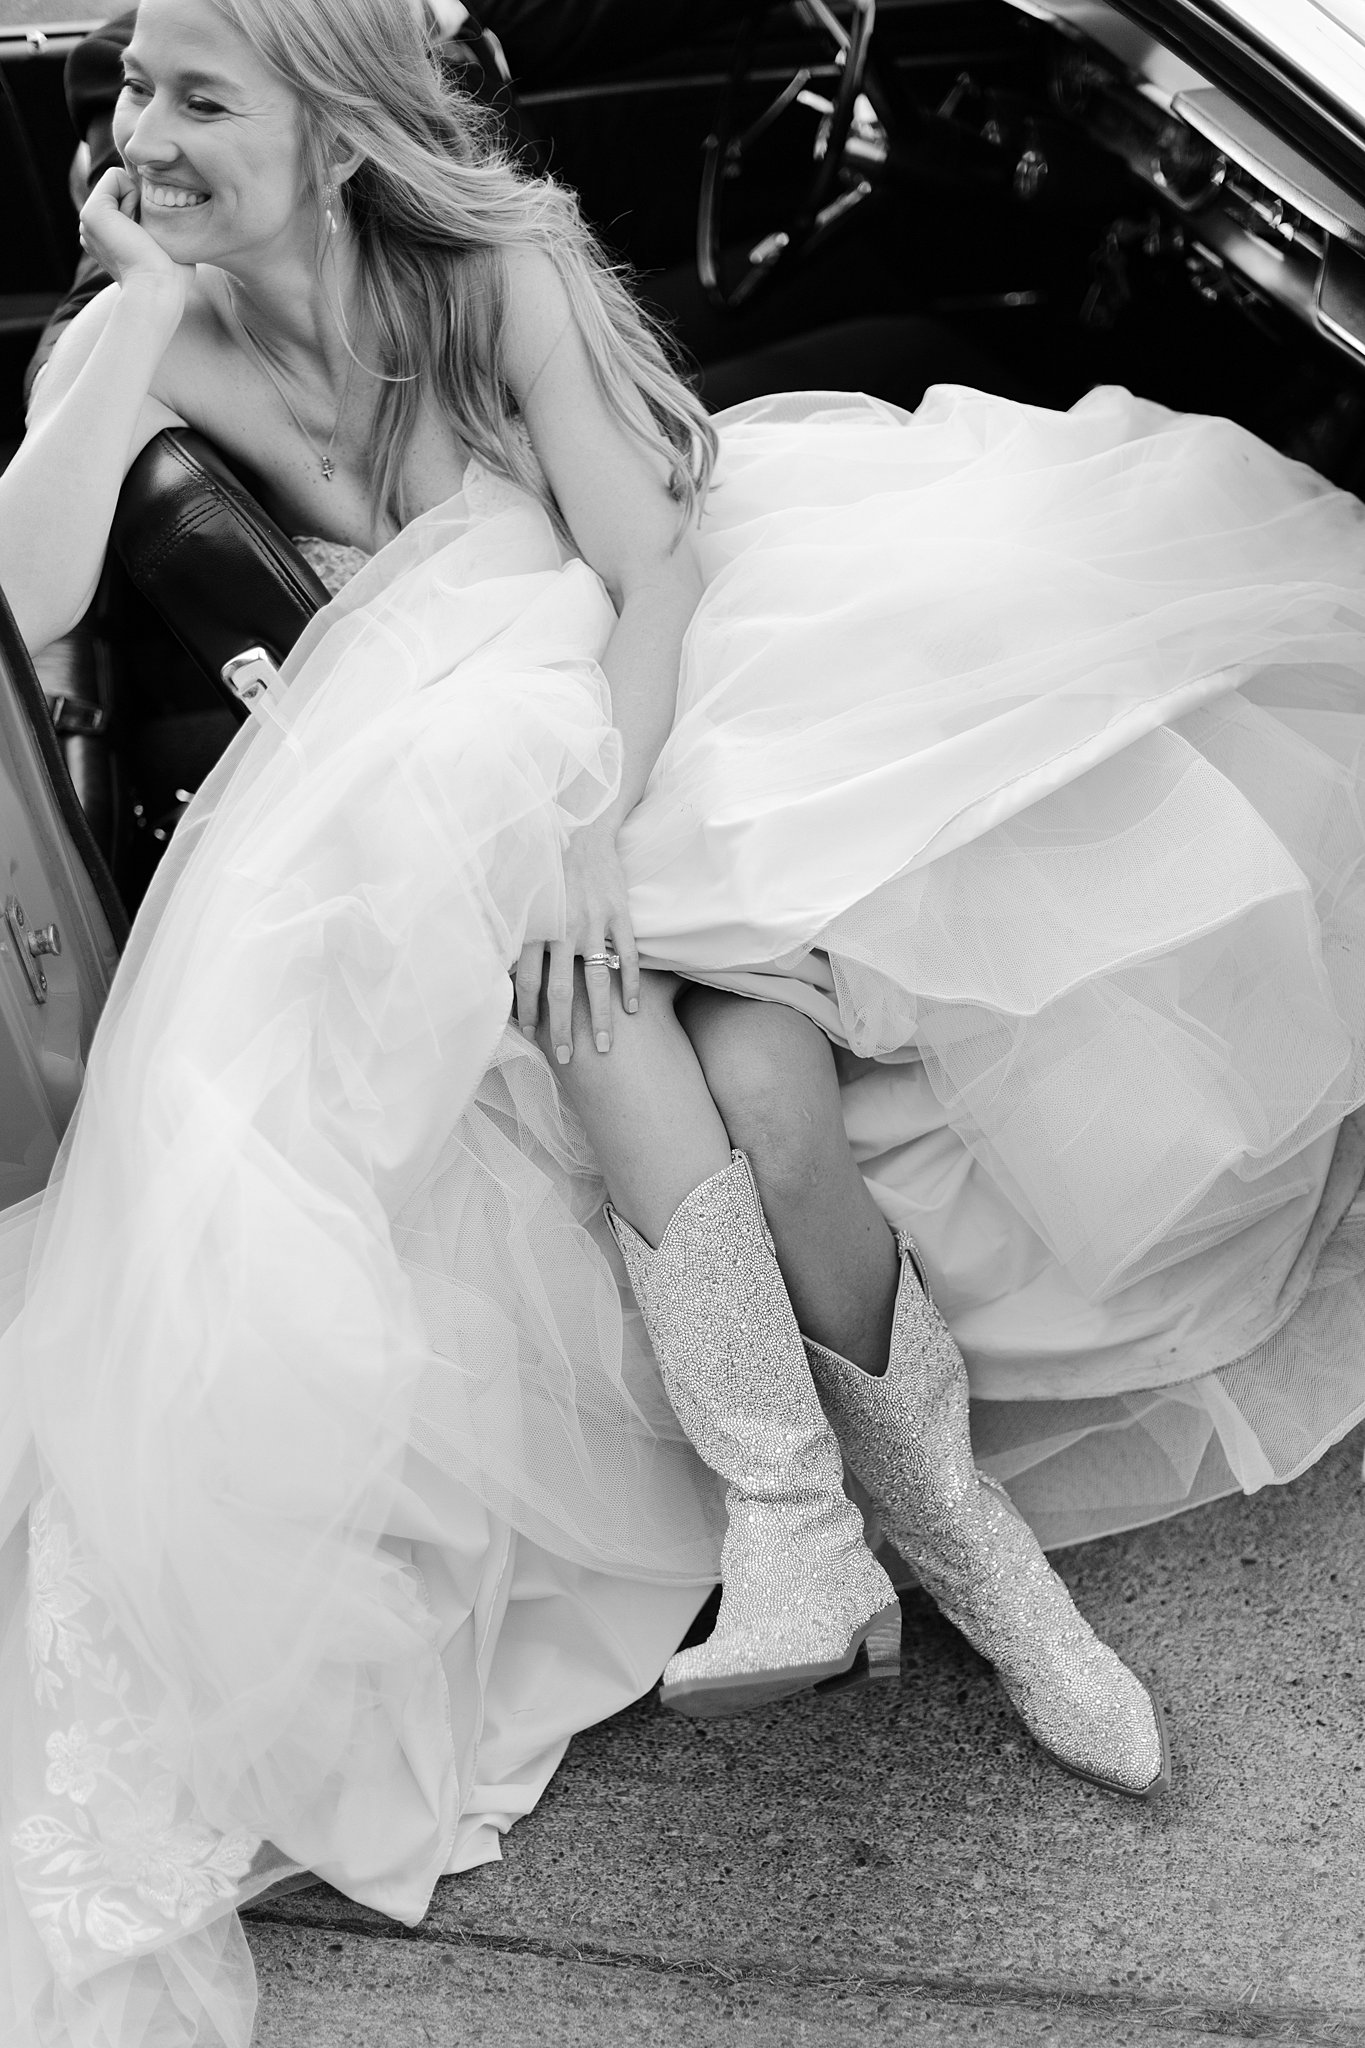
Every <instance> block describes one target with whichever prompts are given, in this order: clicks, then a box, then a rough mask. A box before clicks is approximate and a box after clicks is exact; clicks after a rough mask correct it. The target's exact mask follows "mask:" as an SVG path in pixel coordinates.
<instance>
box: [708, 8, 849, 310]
mask: <svg viewBox="0 0 1365 2048" xmlns="http://www.w3.org/2000/svg"><path fill="white" fill-rule="evenodd" d="M776 4H777V0H751V4H750V6H749V9H748V12H747V15H746V17H745V20H744V23H743V26H742V27H741V29H740V33H739V38H738V40H737V42H736V45H735V53H734V57H733V59H732V60H731V64H730V71H729V75H728V76H727V78H726V81H725V87H724V90H723V92H722V95H721V102H720V107H719V109H718V111H717V114H716V123H715V126H714V128H713V129H712V131H711V133H710V134H709V135H708V136H707V138H706V141H705V143H704V144H703V158H702V179H701V199H700V203H699V205H698V209H697V274H698V276H699V277H700V279H701V282H702V285H703V287H704V289H705V291H706V294H707V297H708V298H709V299H710V300H711V302H712V304H713V305H717V306H720V307H723V308H724V309H725V310H726V311H727V312H733V311H735V310H736V309H737V308H738V307H740V306H742V305H743V304H744V303H745V301H746V300H748V299H750V298H752V296H753V294H754V293H755V292H756V291H758V290H759V288H760V287H761V286H762V285H765V284H766V283H767V282H768V281H769V279H770V278H771V277H772V276H773V274H774V272H775V271H776V270H777V269H778V268H779V266H781V265H784V264H790V263H791V262H792V261H793V259H794V258H796V257H798V256H801V255H803V254H804V253H805V252H806V251H808V250H809V249H811V248H812V247H813V246H814V244H815V243H816V242H819V241H823V239H824V237H825V236H826V235H827V234H829V233H830V231H831V230H832V229H833V228H835V227H836V226H837V225H838V224H839V222H840V221H841V220H843V219H845V218H846V216H847V215H848V214H850V213H852V212H853V210H854V208H855V207H857V206H859V205H860V204H861V203H862V201H863V200H864V199H866V198H868V197H869V196H870V194H871V192H872V189H873V187H872V182H871V180H870V178H869V177H867V176H866V175H861V174H859V171H858V165H859V163H860V162H861V163H862V165H863V166H864V167H866V168H871V167H872V166H873V165H876V164H879V163H881V162H883V161H884V160H885V157H886V136H885V132H884V130H883V128H882V125H881V122H880V121H879V120H878V118H877V115H876V113H875V111H874V109H873V107H872V106H871V104H870V103H869V101H868V99H867V97H866V91H865V88H866V82H867V60H868V51H869V47H870V45H871V41H872V29H873V25H874V22H875V20H876V13H877V0H847V4H848V6H849V7H850V9H851V13H850V18H849V23H848V26H847V27H845V26H844V24H843V22H842V21H840V19H839V17H838V16H837V15H836V14H835V13H834V12H833V10H832V8H831V7H830V6H829V5H828V4H827V0H796V11H797V13H798V14H799V15H800V16H801V17H802V19H803V20H804V21H805V22H807V23H808V24H809V25H810V26H811V27H813V28H815V29H818V30H819V31H820V32H821V33H822V34H823V35H824V36H825V37H826V38H827V39H828V41H829V42H830V43H832V44H833V55H834V64H835V68H836V70H837V72H838V78H837V81H836V84H835V88H834V96H833V98H832V99H825V98H824V97H823V96H822V95H820V94H819V93H817V92H814V91H812V90H811V85H812V80H813V79H814V77H815V72H814V70H813V68H812V67H811V66H810V65H802V66H801V68H800V69H799V70H798V71H796V72H795V73H794V74H793V76H792V77H791V78H790V79H788V81H787V83H786V84H785V85H784V86H783V87H782V89H781V91H780V92H779V93H778V94H777V96H776V98H775V99H773V100H771V101H770V102H769V103H768V105H767V106H766V107H765V108H764V109H763V111H762V113H760V114H758V115H757V116H756V117H755V118H754V119H753V120H751V121H750V122H749V124H748V126H747V127H744V128H740V126H739V120H740V107H741V103H742V101H743V100H744V99H745V98H747V97H748V96H749V95H748V87H749V74H750V71H751V69H752V66H753V59H754V52H755V49H756V48H757V45H758V39H759V35H760V33H761V31H762V28H763V24H764V22H765V20H766V19H767V17H768V16H769V15H770V14H771V13H772V12H773V9H774V6H775V5H776ZM797 106H799V107H803V108H805V109H806V110H807V112H808V113H810V112H814V113H816V114H818V115H819V116H820V121H819V126H818V128H817V130H816V133H815V137H814V142H813V147H812V151H811V159H812V169H811V173H810V176H809V178H808V179H807V181H806V184H805V187H804V189H803V190H802V191H801V193H800V195H799V197H798V198H797V200H796V202H795V204H794V205H793V206H792V207H791V209H790V211H789V212H788V213H787V215H786V218H785V219H784V220H783V221H782V222H781V224H780V225H779V226H777V227H775V228H773V229H771V230H770V231H769V232H768V233H767V234H765V235H762V236H760V237H759V239H758V240H757V241H756V242H754V243H752V245H751V246H750V247H749V249H748V250H747V252H746V253H745V254H744V255H743V256H742V257H741V258H740V260H739V264H738V269H737V272H735V274H733V275H732V276H731V278H730V280H729V281H728V282H727V281H726V279H725V274H724V273H725V269H726V265H725V259H724V255H723V232H722V223H721V215H722V211H723V205H722V201H723V198H724V195H725V191H726V188H727V187H729V188H731V191H732V192H733V188H734V187H735V185H736V184H737V182H738V181H739V180H740V179H741V178H742V177H743V175H744V171H745V167H746V162H747V161H748V160H749V159H750V158H751V157H752V154H753V151H754V150H755V147H756V146H757V144H759V143H760V142H761V141H762V140H763V139H764V138H765V137H767V136H768V135H770V133H771V132H772V130H773V129H775V128H776V126H777V124H778V122H779V121H781V119H782V117H783V115H784V114H786V113H787V112H788V110H789V109H790V108H792V107H797ZM850 172H851V173H852V175H850Z"/></svg>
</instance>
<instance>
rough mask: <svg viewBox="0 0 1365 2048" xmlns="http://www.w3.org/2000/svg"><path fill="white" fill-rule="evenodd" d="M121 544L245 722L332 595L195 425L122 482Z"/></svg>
mask: <svg viewBox="0 0 1365 2048" xmlns="http://www.w3.org/2000/svg"><path fill="white" fill-rule="evenodd" d="M112 538H113V545H114V550H115V552H116V554H117V555H118V558H119V560H120V562H121V563H122V565H123V568H124V570H125V571H126V573H127V575H128V578H129V581H130V582H131V583H132V584H133V586H134V588H135V589H137V590H139V591H140V592H141V593H142V595H143V596H144V597H146V598H147V599H148V600H149V601H150V603H151V604H152V606H153V607H154V609H155V610H156V611H157V612H158V613H159V614H160V616H161V618H162V619H163V620H164V621H165V623H166V625H167V626H169V628H170V630H171V632H172V633H173V634H174V635H175V637H176V639H177V640H178V641H179V642H180V644H181V646H182V647H183V648H185V650H186V652H187V653H188V654H190V655H191V656H192V658H193V659H194V661H195V662H196V663H197V664H198V666H199V668H200V669H201V670H202V671H203V673H204V675H205V676H206V677H207V678H208V680H209V682H210V683H211V684H212V685H213V686H214V688H215V689H216V690H217V691H218V692H219V693H220V695H221V696H222V697H223V699H224V701H225V702H226V703H227V704H228V705H229V706H230V707H231V709H232V711H233V712H234V714H235V715H236V716H237V717H238V718H239V719H241V718H245V717H246V716H247V705H248V704H249V702H250V698H251V696H252V695H254V694H255V689H256V688H258V687H259V686H260V683H261V682H262V680H263V679H264V675H265V673H266V670H265V668H264V666H263V664H269V665H270V666H272V667H278V666H279V664H280V663H281V662H282V661H283V660H284V658H285V656H286V655H287V654H288V652H289V650H290V648H291V647H292V646H293V645H294V642H295V641H296V640H297V639H298V637H299V635H300V633H302V631H303V629H304V627H305V626H306V625H307V624H308V621H309V620H310V619H311V618H312V617H313V614H314V613H315V612H316V611H318V610H320V609H321V607H322V606H323V605H325V604H326V602H327V590H326V587H325V585H324V584H323V583H322V582H321V581H320V580H319V578H318V577H317V575H316V574H315V573H314V571H313V570H312V569H311V568H310V567H309V565H308V563H307V562H306V561H305V560H304V558H303V556H302V555H301V554H300V553H299V551H298V549H297V548H296V547H295V546H294V544H293V542H292V541H291V540H290V538H289V536H288V534H286V533H285V532H284V530H283V528H282V527H280V526H277V525H276V523H275V521H274V520H273V519H272V518H271V517H270V515H269V514H268V513H267V512H265V511H263V510H262V508H261V506H260V505H259V504H258V503H257V501H256V499H255V497H254V496H253V495H252V494H251V492H250V490H249V489H248V488H247V487H246V485H245V484H244V483H243V481H242V479H241V478H239V477H238V476H237V475H236V473H235V472H234V471H233V470H232V469H231V468H230V467H229V465H228V464H227V462H226V461H225V460H224V459H223V457H222V456H221V455H220V454H219V452H218V450H217V449H216V448H214V447H213V446H212V444H211V443H210V442H208V441H206V440H205V439H204V437H203V435H202V434H196V433H193V432H192V431H191V430H190V429H189V428H188V427H168V428H166V429H164V430H163V431H162V432H161V433H159V434H158V435H156V436H155V438H154V439H153V440H152V441H150V442H149V443H148V445H147V446H146V448H144V449H143V451H142V453H141V455H139V457H138V458H137V460H136V462H135V463H134V464H133V466H132V468H131V469H130V470H129V472H128V475H127V476H126V478H125V479H124V483H123V489H122V492H121V493H120V495H119V502H118V510H117V512H116V513H115V515H114V525H113V535H112Z"/></svg>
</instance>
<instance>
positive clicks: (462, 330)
mask: <svg viewBox="0 0 1365 2048" xmlns="http://www.w3.org/2000/svg"><path fill="white" fill-rule="evenodd" d="M214 5H215V6H216V7H217V8H218V10H219V12H220V13H222V14H223V15H224V16H225V17H226V19H227V20H228V21H230V22H231V23H232V25H233V26H234V27H235V28H236V29H237V30H238V31H239V32H240V33H241V34H242V35H243V36H245V37H246V39H247V40H248V42H249V43H250V44H251V46H252V48H253V49H254V50H255V51H256V52H257V54H258V55H259V56H261V57H262V58H263V59H264V60H265V62H266V63H267V64H269V65H270V66H271V68H272V69H273V70H274V71H275V72H276V73H277V74H278V75H279V77H280V79H281V80H282V81H283V83H284V84H285V85H286V86H287V87H288V89H289V91H290V92H291V93H292V94H293V96H294V97H295V99H296V100H297V102H298V106H299V110H300V118H301V124H302V131H301V132H302V145H303V151H304V163H305V168H306V175H307V176H308V179H309V182H310V186H311V188H312V190H313V191H314V192H315V193H316V194H317V195H321V193H322V191H323V188H324V187H325V186H326V185H328V184H329V182H330V172H329V164H330V162H331V161H332V159H333V155H334V151H335V148H336V145H337V142H338V140H339V141H340V142H341V144H342V146H343V147H345V148H348V149H354V150H358V151H359V152H361V154H362V159H363V160H362V162H361V163H360V165H359V168H358V169H357V170H356V171H355V172H354V173H353V174H352V176H351V177H350V178H349V180H348V181H347V182H346V184H345V185H344V186H343V188H342V192H341V195H340V202H339V203H340V204H341V206H342V207H343V209H344V213H345V217H346V219H347V220H348V222H349V224H350V226H351V228H352V230H353V232H354V234H355V237H356V240H357V244H358V248H359V254H360V268H361V277H362V280H363V284H362V289H363V292H364V303H365V312H366V318H367V326H368V328H369V331H370V332H371V333H373V334H375V335H377V336H378V342H379V353H380V361H379V363H378V364H377V365H375V367H376V368H378V369H379V370H381V372H382V373H383V376H384V378H385V382H384V383H383V385H382V387H381V393H382V395H381V398H380V401H379V405H378V407H377V409H376V414H375V420H374V429H373V441H372V450H371V454H372V460H371V471H370V473H371V497H372V503H373V505H374V509H375V514H376V517H379V516H381V515H382V516H387V517H389V518H392V519H393V520H394V521H395V522H396V523H397V524H399V525H402V524H404V523H405V520H406V516H407V511H408V508H407V506H406V504H405V502H404V489H403V470H404V458H405V456H406V454H407V451H408V448H409V446H410V444H411V441H412V437H413V434H414V431H415V429H416V426H417V422H418V419H419V417H420V414H421V412H422V408H423V404H424V401H425V400H427V399H428V398H431V399H432V400H434V402H435V403H436V405H437V406H438V407H439V408H440V410H441V411H442V412H444V413H445V414H446V416H447V417H448V418H449V419H450V420H451V422H452V424H453V425H454V426H455V428H456V430H457V432H458V433H459V434H460V436H461V438H462V439H463V440H464V442H465V443H466V445H467V446H468V447H469V449H470V450H471V451H472V452H473V453H474V454H475V455H477V456H478V457H479V458H480V460H481V461H482V462H484V463H486V464H487V465H488V466H489V468H491V469H493V470H495V471H497V472H498V473H499V474H501V475H503V476H506V477H508V478H510V479H511V480H512V481H513V482H514V483H517V484H520V485H521V486H522V487H523V488H524V489H526V490H528V491H530V492H532V493H534V494H535V495H536V496H538V497H539V498H540V499H541V500H542V502H543V503H544V504H545V506H546V508H547V510H548V511H549V512H550V514H551V517H552V518H554V519H555V521H556V523H557V524H558V525H559V526H560V527H561V529H562V525H563V522H562V519H561V518H560V514H559V510H558V507H557V506H556V505H555V504H554V502H553V499H552V497H551V495H550V493H549V490H548V487H547V486H546V484H545V481H544V478H543V477H542V476H541V474H540V471H539V468H538V466H537V464H536V462H535V460H534V457H533V456H532V454H531V451H530V448H529V446H528V444H527V442H526V439H525V436H524V435H523V434H522V433H520V432H519V431H518V426H517V420H516V409H515V402H514V400H513V398H512V396H511V393H510V392H509V390H508V387H507V383H506V380H505V377H504V375H503V371H502V331H503V322H504V316H505V310H506V280H505V271H504V267H503V261H502V251H503V250H505V249H508V248H511V247H522V248H528V247H529V248H532V249H536V250H539V251H542V252H543V253H544V254H545V255H546V256H548V257H549V259H550V261H551V262H552V263H553V265H554V267H555V270H556V272H557V273H558V275H559V278H560V281H561V283H562V285H563V287H564V290H565V293H566V295H567V297H568V301H569V305H570V308H571V311H572V315H573V319H574V321H575V323H576V325H577V329H578V333H579V335H580V336H581V338H582V343H583V346H584V348H585V350H586V353H587V357H588V361H589V363H590V364H591V367H592V373H593V377H594V379H595V381H596V384H597V388H598V390H599V391H600V392H601V395H602V398H603V400H604V401H605V403H606V405H607V408H608V410H609V411H610V413H611V414H612V416H613V418H614V419H615V420H616V421H617V422H618V423H619V425H620V426H621V428H622V429H623V431H624V432H625V433H626V434H627V435H628V436H629V437H630V438H631V439H632V440H634V441H635V442H637V443H638V444H640V445H641V446H642V447H645V448H648V449H650V450H652V451H655V452H658V451H659V450H660V449H661V448H662V449H663V450H665V451H666V452H667V453H668V457H669V490H670V493H671V495H672V497H673V498H674V500H675V502H676V503H677V504H678V505H679V506H680V508H681V513H682V517H681V520H680V528H681V527H685V526H686V525H687V523H688V522H689V521H690V520H691V519H692V517H693V516H694V515H695V513H696V512H697V511H698V509H699V507H700V505H701V502H702V500H703V498H704V497H705V494H706V488H707V485H708V483H709V481H710V476H711V470H712V466H713V464H714V461H715V454H716V434H715V429H714V427H713V426H712V425H711V422H710V420H709V418H708V417H707V414H706V412H705V409H704V408H703V406H702V405H701V402H700V401H699V400H698V399H697V398H696V396H695V395H694V394H693V393H692V392H691V391H690V390H689V389H688V387H687V386H686V385H685V384H684V383H683V382H682V380H681V378H680V377H679V376H678V374H677V372H676V370H675V369H674V368H673V365H672V363H671V361H670V359H669V355H668V351H667V348H666V345H665V342H664V338H663V336H662V333H661V331H660V330H659V329H658V328H657V327H656V326H655V325H654V324H653V323H652V322H651V321H650V320H649V319H648V318H647V317H646V316H645V314H644V312H643V311H642V310H641V308H640V307H639V306H638V305H637V304H636V302H635V300H634V299H633V298H632V297H631V295H630V293H629V291H628V290H627V289H626V285H625V283H624V281H623V275H622V272H621V271H620V269H619V268H618V267H617V266H615V265H614V264H613V263H611V262H610V261H609V260H608V258H607V256H606V254H605V252H604V251H603V249H602V248H601V246H600V244H599V243H598V242H597V240H596V238H595V237H594V236H593V234H592V232H591V231H590V229H589V228H588V227H587V225H586V223H585V222H584V220H583V218H582V215H581V213H580V212H579V208H578V203H577V201H576V199H575V198H574V197H573V195H572V194H571V193H570V192H568V191H566V190H565V189H564V187H563V186H561V185H558V184H556V183H555V182H554V180H553V179H550V178H544V177H537V176H533V175H531V174H530V173H528V172H527V171H526V170H524V169H523V168H522V167H521V166H520V165H519V164H518V163H517V162H516V161H515V160H514V158H513V157H512V155H511V153H510V152H509V150H508V148H507V145H506V143H505V141H504V140H503V136H502V130H501V124H500V123H499V122H498V121H497V119H496V117H495V116H493V115H492V114H490V113H489V112H488V110H487V109H485V108H484V107H482V106H480V105H479V103H478V102H477V101H476V100H474V99H472V98H471V97H470V95H469V94H467V93H465V92H462V91H461V90H459V88H458V87H456V86H453V85H452V84H451V83H450V82H449V81H448V80H447V79H446V78H445V77H444V75H443V73H442V71H441V68H440V65H439V63H438V61H437V60H436V58H435V57H434V55H433V53H432V52H431V50H430V49H429V48H428V45H427V43H426V41H425V38H424V36H423V34H422V32H421V29H420V27H419V26H418V22H417V17H416V13H415V11H414V9H413V7H412V4H411V0H214ZM337 204H338V200H337V199H333V201H332V205H333V208H334V209H335V207H336V206H337Z"/></svg>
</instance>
